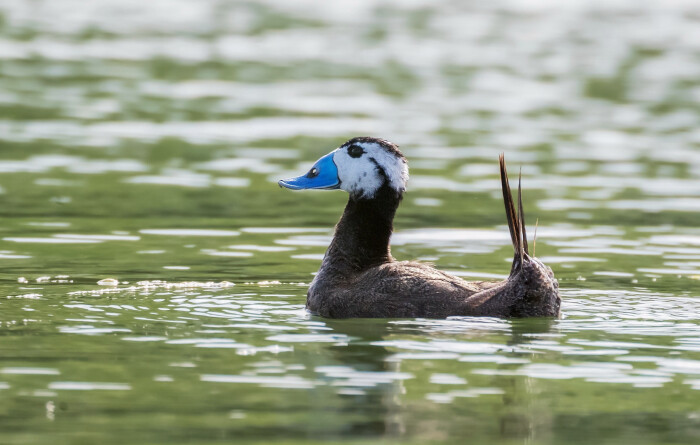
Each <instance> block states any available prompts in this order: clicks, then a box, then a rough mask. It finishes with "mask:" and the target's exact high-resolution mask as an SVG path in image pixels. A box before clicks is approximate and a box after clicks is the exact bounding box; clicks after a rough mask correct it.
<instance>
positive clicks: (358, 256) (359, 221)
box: [324, 185, 402, 272]
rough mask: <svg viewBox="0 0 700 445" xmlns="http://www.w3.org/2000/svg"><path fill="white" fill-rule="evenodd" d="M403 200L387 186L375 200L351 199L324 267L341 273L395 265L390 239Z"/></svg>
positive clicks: (336, 230) (379, 191) (378, 192)
mask: <svg viewBox="0 0 700 445" xmlns="http://www.w3.org/2000/svg"><path fill="white" fill-rule="evenodd" d="M401 197H402V196H401V193H398V192H397V191H395V190H394V189H392V188H391V187H389V186H386V185H385V186H382V188H380V189H379V190H378V191H377V193H376V194H375V196H374V197H373V198H372V199H364V198H356V197H353V196H350V199H349V200H348V204H347V205H346V206H345V211H344V212H343V216H342V217H341V218H340V221H339V222H338V225H337V226H336V227H335V236H334V237H333V241H332V242H331V245H330V247H329V248H328V252H326V258H325V259H324V263H328V265H329V266H331V265H332V267H333V268H334V269H336V270H338V271H340V272H353V271H359V270H363V269H365V268H367V267H371V266H375V265H377V264H381V263H385V262H389V261H393V258H392V257H391V250H390V248H389V239H390V238H391V233H392V231H393V229H394V226H393V222H394V215H395V214H396V209H397V208H398V207H399V203H400V202H401ZM324 265H325V264H324Z"/></svg>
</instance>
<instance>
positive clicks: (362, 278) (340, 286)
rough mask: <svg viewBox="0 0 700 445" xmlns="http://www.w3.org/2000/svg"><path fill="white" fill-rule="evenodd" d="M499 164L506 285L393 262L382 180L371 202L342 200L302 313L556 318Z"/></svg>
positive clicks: (395, 195) (555, 297) (387, 190)
mask: <svg viewBox="0 0 700 445" xmlns="http://www.w3.org/2000/svg"><path fill="white" fill-rule="evenodd" d="M342 147H343V146H341V148H342ZM499 161H500V170H501V187H502V190H503V201H504V203H505V209H506V219H507V221H508V229H509V231H510V235H511V241H512V243H513V249H514V256H513V264H512V267H511V271H510V275H509V276H508V278H507V279H506V280H503V281H500V282H485V281H474V282H467V281H465V280H462V279H461V278H458V277H455V276H452V275H449V274H447V273H445V272H441V271H439V270H437V269H435V268H434V267H432V266H430V265H428V264H422V263H418V262H412V261H396V260H395V259H394V258H393V257H392V256H391V252H390V248H389V239H390V237H391V233H392V230H393V220H394V215H395V213H396V209H397V208H398V206H399V204H400V202H401V198H402V191H397V190H396V189H394V188H392V187H390V186H389V184H388V183H384V184H383V185H382V186H381V187H380V188H379V189H378V190H377V191H376V192H375V193H374V195H373V197H372V198H371V199H367V198H364V197H362V196H360V197H358V196H356V195H353V194H351V195H350V199H349V201H348V204H347V206H346V207H345V211H344V213H343V216H342V217H341V219H340V221H339V222H338V224H337V226H336V230H335V236H334V237H333V241H332V242H331V244H330V246H329V247H328V250H327V252H326V255H325V257H324V259H323V262H322V264H321V268H320V270H319V272H318V274H317V275H316V277H315V278H314V280H313V282H312V283H311V286H310V288H309V291H308V294H307V303H306V306H307V308H308V309H309V310H310V311H312V312H314V313H316V314H318V315H321V316H324V317H331V318H351V317H374V318H376V317H386V318H388V317H398V318H408V317H426V318H445V317H448V316H452V315H473V316H490V317H539V316H547V317H557V316H559V307H560V303H561V299H560V297H559V285H558V283H557V280H556V279H555V278H554V275H553V273H552V270H551V269H550V268H549V267H547V266H546V265H544V264H543V263H542V262H541V261H540V260H539V259H537V258H534V257H532V256H530V254H529V252H528V243H527V237H526V233H525V218H524V214H523V209H522V195H521V187H520V180H519V181H518V210H519V211H516V208H515V203H514V202H513V197H512V194H511V192H510V185H509V182H508V175H507V172H506V165H505V160H504V158H503V155H501V156H500V158H499Z"/></svg>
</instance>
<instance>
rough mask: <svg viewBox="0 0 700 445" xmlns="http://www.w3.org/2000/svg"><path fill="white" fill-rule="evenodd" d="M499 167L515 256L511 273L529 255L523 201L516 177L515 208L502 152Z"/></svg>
mask: <svg viewBox="0 0 700 445" xmlns="http://www.w3.org/2000/svg"><path fill="white" fill-rule="evenodd" d="M498 161H499V165H500V169H501V190H502V191H503V203H504V205H505V207H506V219H507V221H508V230H509V232H510V239H511V241H512V243H513V251H514V253H515V257H514V259H513V266H512V267H511V274H512V273H513V272H515V271H516V270H517V269H519V268H522V265H523V262H524V261H526V260H527V259H528V258H529V257H528V255H529V252H528V247H527V235H526V232H525V216H524V212H523V202H522V193H521V187H520V182H521V181H520V178H519V179H518V210H519V211H517V212H516V210H515V203H514V202H513V195H512V193H511V191H510V183H509V181H508V171H507V170H506V161H505V157H504V155H503V153H501V155H500V156H499V157H498Z"/></svg>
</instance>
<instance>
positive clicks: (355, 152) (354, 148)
mask: <svg viewBox="0 0 700 445" xmlns="http://www.w3.org/2000/svg"><path fill="white" fill-rule="evenodd" d="M364 153H365V151H364V150H363V149H362V147H360V146H359V145H351V146H350V147H348V154H349V155H350V156H351V157H353V158H359V157H360V156H362V155H363V154H364Z"/></svg>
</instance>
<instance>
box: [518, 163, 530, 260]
mask: <svg viewBox="0 0 700 445" xmlns="http://www.w3.org/2000/svg"><path fill="white" fill-rule="evenodd" d="M522 180H523V169H522V168H521V169H520V173H518V215H520V220H519V222H520V230H521V231H522V234H523V239H522V243H523V249H524V250H525V253H527V254H528V255H529V254H530V250H529V249H528V245H527V231H526V230H525V212H524V211H523V194H522V188H521V183H522Z"/></svg>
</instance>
